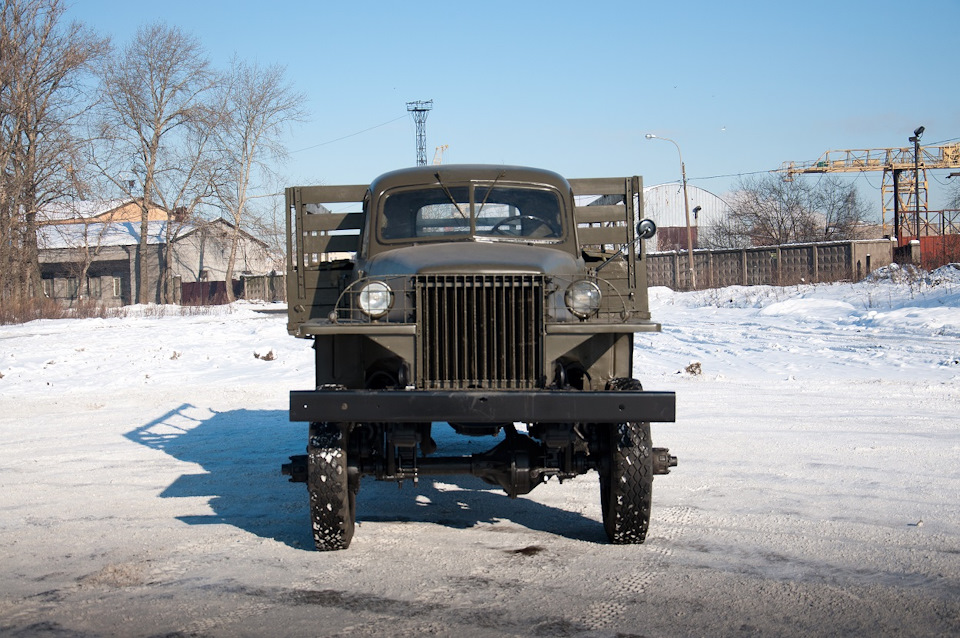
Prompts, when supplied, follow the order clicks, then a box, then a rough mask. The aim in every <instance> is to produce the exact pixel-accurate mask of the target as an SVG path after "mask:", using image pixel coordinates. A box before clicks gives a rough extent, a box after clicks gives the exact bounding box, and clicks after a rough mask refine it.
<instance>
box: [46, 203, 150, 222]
mask: <svg viewBox="0 0 960 638" xmlns="http://www.w3.org/2000/svg"><path fill="white" fill-rule="evenodd" d="M132 201H134V200H130V199H105V200H101V201H92V202H86V201H84V202H50V203H49V204H45V205H44V206H43V208H41V209H40V210H38V211H37V221H38V222H39V223H41V224H45V223H49V224H54V223H57V222H65V221H69V220H77V221H80V220H84V219H92V218H94V217H99V216H100V215H104V214H106V213H109V212H111V211H114V210H116V209H118V208H120V207H121V206H123V205H124V204H127V203H129V202H132Z"/></svg>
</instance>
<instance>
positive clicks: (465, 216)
mask: <svg viewBox="0 0 960 638" xmlns="http://www.w3.org/2000/svg"><path fill="white" fill-rule="evenodd" d="M433 176H434V177H436V178H437V183H438V184H440V188H442V189H443V192H444V193H446V194H447V197H448V198H449V199H450V203H451V204H453V205H454V206H456V207H457V212H458V213H460V216H461V217H463V218H464V219H467V214H466V213H465V212H463V209H462V208H460V204H458V203H457V200H456V199H454V197H453V194H452V193H451V192H450V189H448V188H447V185H446V184H444V183H443V180H442V179H440V171H437V172H436V173H434V174H433Z"/></svg>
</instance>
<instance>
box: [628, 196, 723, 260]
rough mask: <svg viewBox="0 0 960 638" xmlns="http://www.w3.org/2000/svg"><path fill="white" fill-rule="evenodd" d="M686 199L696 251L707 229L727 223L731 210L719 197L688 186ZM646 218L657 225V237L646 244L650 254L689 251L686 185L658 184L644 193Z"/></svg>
mask: <svg viewBox="0 0 960 638" xmlns="http://www.w3.org/2000/svg"><path fill="white" fill-rule="evenodd" d="M687 197H688V198H689V200H690V231H691V235H692V238H693V247H694V248H697V247H698V246H697V237H698V235H700V234H701V233H703V234H705V233H706V232H707V229H708V228H709V227H710V226H712V225H713V224H716V223H717V222H718V221H719V220H721V219H724V218H725V217H727V215H729V213H730V206H729V205H728V204H727V203H726V202H725V201H723V199H721V198H720V197H718V196H716V195H714V194H713V193H711V192H710V191H708V190H704V189H702V188H700V187H698V186H691V185H690V184H689V183H688V184H687ZM643 213H644V217H646V218H648V219H652V220H653V221H654V222H655V223H656V224H657V234H656V235H654V237H653V238H651V239H648V240H647V244H646V250H647V252H658V251H668V250H678V249H683V250H686V247H687V222H686V209H685V207H684V201H683V184H681V183H680V182H671V183H668V184H657V185H655V186H648V187H646V188H644V189H643Z"/></svg>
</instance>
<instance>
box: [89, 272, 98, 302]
mask: <svg viewBox="0 0 960 638" xmlns="http://www.w3.org/2000/svg"><path fill="white" fill-rule="evenodd" d="M100 293H101V288H100V277H87V296H88V297H90V298H91V299H100V297H101V294H100Z"/></svg>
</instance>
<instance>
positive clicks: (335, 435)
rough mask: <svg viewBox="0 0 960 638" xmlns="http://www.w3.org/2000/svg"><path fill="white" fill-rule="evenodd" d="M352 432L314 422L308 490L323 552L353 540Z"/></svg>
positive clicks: (318, 544)
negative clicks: (349, 439) (349, 449)
mask: <svg viewBox="0 0 960 638" xmlns="http://www.w3.org/2000/svg"><path fill="white" fill-rule="evenodd" d="M347 437H348V434H347V432H346V431H345V429H344V428H343V427H341V425H340V424H339V423H311V424H310V441H309V444H308V445H307V490H308V491H309V492H310V519H311V526H312V527H313V541H314V544H315V545H316V547H317V549H318V550H320V551H331V550H337V549H346V548H347V547H349V546H350V541H351V540H352V539H353V529H354V521H355V520H356V519H355V517H356V495H357V489H356V488H357V486H356V485H355V484H354V483H355V481H353V480H351V479H350V476H349V472H348V466H347Z"/></svg>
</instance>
